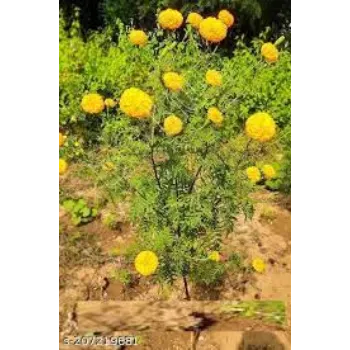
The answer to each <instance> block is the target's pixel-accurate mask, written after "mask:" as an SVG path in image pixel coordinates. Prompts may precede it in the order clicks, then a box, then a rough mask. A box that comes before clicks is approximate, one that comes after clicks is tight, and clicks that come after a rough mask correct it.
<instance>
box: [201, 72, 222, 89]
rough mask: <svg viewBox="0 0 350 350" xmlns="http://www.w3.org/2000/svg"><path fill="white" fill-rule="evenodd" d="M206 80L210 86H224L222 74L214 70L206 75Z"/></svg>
mask: <svg viewBox="0 0 350 350" xmlns="http://www.w3.org/2000/svg"><path fill="white" fill-rule="evenodd" d="M205 80H206V82H207V84H208V85H211V86H221V85H222V75H221V73H220V72H218V71H217V70H214V69H210V70H208V71H207V73H206V74H205Z"/></svg>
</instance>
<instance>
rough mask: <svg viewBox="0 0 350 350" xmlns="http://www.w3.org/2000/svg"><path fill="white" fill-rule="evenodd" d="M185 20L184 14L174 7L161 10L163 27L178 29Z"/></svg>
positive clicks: (161, 24) (160, 20)
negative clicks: (173, 8)
mask: <svg viewBox="0 0 350 350" xmlns="http://www.w3.org/2000/svg"><path fill="white" fill-rule="evenodd" d="M183 20H184V19H183V17H182V14H181V13H180V12H179V11H177V10H172V9H167V10H164V11H161V12H160V13H159V16H158V22H159V25H160V26H161V27H162V28H163V29H170V30H175V29H178V28H180V27H181V25H182V22H183Z"/></svg>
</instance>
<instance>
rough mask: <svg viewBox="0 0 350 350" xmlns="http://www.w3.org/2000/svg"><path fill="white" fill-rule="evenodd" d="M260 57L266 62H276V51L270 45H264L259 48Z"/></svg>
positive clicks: (275, 48) (277, 54)
mask: <svg viewBox="0 0 350 350" xmlns="http://www.w3.org/2000/svg"><path fill="white" fill-rule="evenodd" d="M261 55H262V56H263V57H264V58H265V60H266V62H269V63H274V62H277V60H278V56H279V53H278V49H277V47H276V46H275V45H274V44H272V43H265V44H264V45H263V46H262V47H261Z"/></svg>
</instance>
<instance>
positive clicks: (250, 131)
mask: <svg viewBox="0 0 350 350" xmlns="http://www.w3.org/2000/svg"><path fill="white" fill-rule="evenodd" d="M245 132H246V134H247V135H248V136H249V137H250V138H252V139H254V140H257V141H260V142H267V141H270V140H271V139H272V138H273V137H274V136H275V134H276V124H275V121H274V120H273V119H272V117H271V116H270V114H268V113H264V112H258V113H255V114H253V115H252V116H250V117H249V118H248V120H247V122H246V124H245Z"/></svg>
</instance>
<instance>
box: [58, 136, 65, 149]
mask: <svg viewBox="0 0 350 350" xmlns="http://www.w3.org/2000/svg"><path fill="white" fill-rule="evenodd" d="M64 141H65V137H64V136H63V134H61V133H59V145H60V147H62V146H63V144H64Z"/></svg>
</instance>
